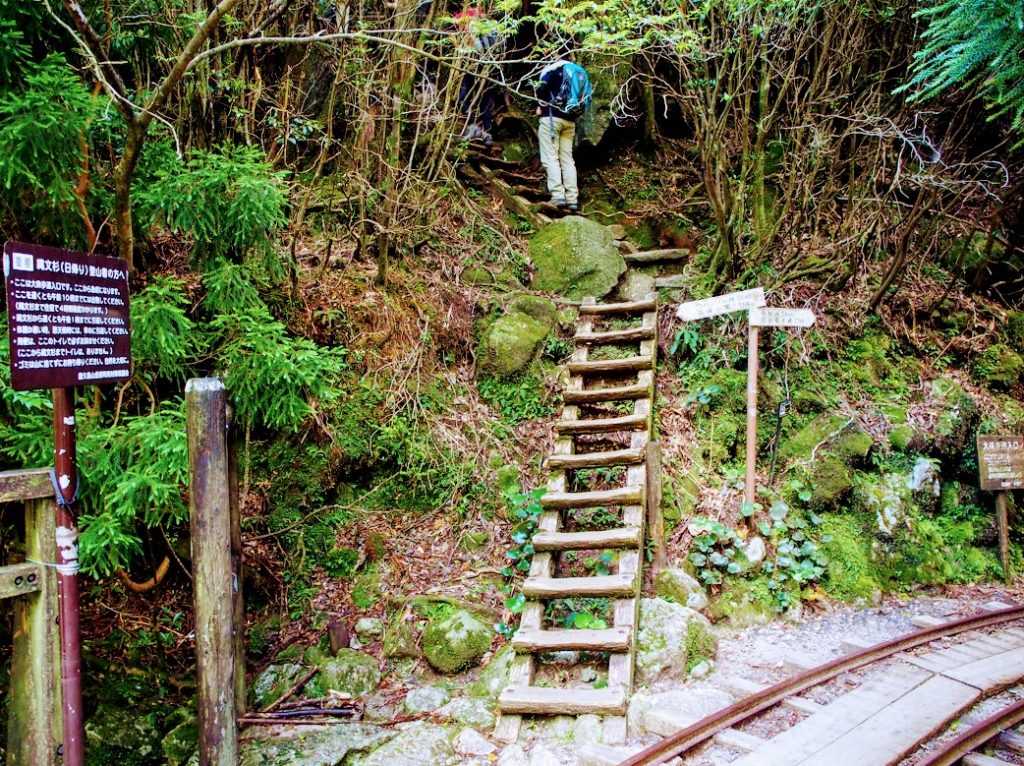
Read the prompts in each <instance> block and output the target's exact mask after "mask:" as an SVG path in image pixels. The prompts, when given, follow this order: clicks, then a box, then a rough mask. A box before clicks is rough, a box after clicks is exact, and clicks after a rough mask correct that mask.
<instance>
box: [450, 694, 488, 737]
mask: <svg viewBox="0 0 1024 766" xmlns="http://www.w3.org/2000/svg"><path fill="white" fill-rule="evenodd" d="M492 707H493V704H492V703H491V702H489V701H487V700H484V699H473V698H470V697H456V698H455V699H453V700H452V701H451V702H449V703H448V704H447V705H445V706H444V707H443V708H441V710H440V711H439V712H440V714H441V715H444V716H448V717H449V718H451V719H452V720H453V721H455V722H456V723H461V724H463V725H465V726H473V727H475V728H477V729H480V730H481V731H488V730H490V729H492V728H494V723H495V721H496V718H497V717H496V716H495V715H494V710H492Z"/></svg>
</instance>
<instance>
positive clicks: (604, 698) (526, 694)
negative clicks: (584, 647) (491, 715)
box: [498, 686, 626, 715]
mask: <svg viewBox="0 0 1024 766" xmlns="http://www.w3.org/2000/svg"><path fill="white" fill-rule="evenodd" d="M498 707H499V708H500V709H501V712H502V713H518V714H520V715H531V714H532V715H586V714H588V713H594V714H596V715H616V714H621V713H625V712H626V692H625V691H624V690H623V689H545V688H541V687H537V686H510V687H508V688H507V689H505V691H503V692H502V693H501V695H500V696H499V697H498Z"/></svg>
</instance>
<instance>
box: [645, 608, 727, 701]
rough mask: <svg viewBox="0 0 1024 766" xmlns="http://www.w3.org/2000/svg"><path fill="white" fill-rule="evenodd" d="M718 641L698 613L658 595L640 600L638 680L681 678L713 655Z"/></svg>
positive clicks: (709, 625)
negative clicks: (657, 596)
mask: <svg viewBox="0 0 1024 766" xmlns="http://www.w3.org/2000/svg"><path fill="white" fill-rule="evenodd" d="M717 649H718V642H717V640H716V639H715V637H714V634H712V633H711V623H709V622H708V620H707V618H706V617H704V615H702V614H700V613H699V612H697V611H695V610H693V609H688V608H686V607H685V606H682V605H681V604H673V603H672V602H669V601H665V600H664V599H660V598H645V599H641V601H640V625H639V629H638V630H637V635H636V670H637V675H638V677H639V679H640V681H641V683H651V682H652V681H654V680H656V679H658V678H661V677H677V678H681V677H683V676H685V675H686V673H687V672H688V670H689V669H690V668H691V667H693V665H696V664H697V663H698V662H700V661H701V660H705V659H709V658H712V657H714V656H715V652H716V651H717Z"/></svg>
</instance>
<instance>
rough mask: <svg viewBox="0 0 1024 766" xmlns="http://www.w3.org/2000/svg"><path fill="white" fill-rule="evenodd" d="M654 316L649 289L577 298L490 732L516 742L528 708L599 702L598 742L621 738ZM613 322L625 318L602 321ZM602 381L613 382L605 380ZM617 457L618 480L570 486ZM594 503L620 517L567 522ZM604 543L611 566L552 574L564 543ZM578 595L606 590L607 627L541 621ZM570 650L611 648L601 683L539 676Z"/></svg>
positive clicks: (595, 548) (580, 708) (584, 706)
mask: <svg viewBox="0 0 1024 766" xmlns="http://www.w3.org/2000/svg"><path fill="white" fill-rule="evenodd" d="M657 318H658V311H657V298H656V295H655V294H653V293H652V294H650V295H648V296H647V297H646V298H645V299H644V300H642V301H637V302H633V303H608V304H598V303H597V302H596V301H595V300H594V299H593V298H590V299H587V300H585V301H584V302H583V305H582V306H581V307H580V319H579V323H578V325H577V329H576V335H575V337H574V340H575V342H576V350H575V352H574V353H573V356H572V360H571V361H570V362H569V366H568V367H569V373H570V375H571V377H570V379H569V383H568V385H567V387H566V390H565V392H564V394H563V402H564V408H563V410H562V417H561V419H560V420H559V421H558V422H557V423H556V424H555V430H556V434H557V437H556V441H555V446H554V450H553V453H552V455H551V456H550V457H549V458H548V460H547V467H548V468H549V470H550V476H549V480H548V484H547V493H546V494H545V495H544V496H543V497H542V498H541V506H542V507H543V508H544V513H543V514H542V515H541V518H540V522H539V525H538V526H539V529H538V532H537V534H536V535H535V536H534V539H533V544H534V549H535V553H534V556H533V560H532V562H531V566H530V571H529V575H528V576H527V578H526V580H525V582H524V583H523V593H524V595H525V596H526V598H527V599H528V602H527V604H526V607H525V608H524V610H523V613H522V619H521V621H520V626H519V630H518V631H517V632H516V634H515V636H514V638H513V639H512V645H513V646H514V647H515V649H516V652H517V656H516V659H515V661H514V664H513V667H512V673H511V676H510V678H509V685H508V687H507V688H506V689H505V690H504V691H503V692H502V693H501V696H500V697H499V698H498V706H499V709H500V711H501V716H500V718H499V720H498V724H497V727H496V729H495V736H496V737H497V738H499V739H503V740H507V741H515V740H516V739H517V738H518V736H519V728H520V724H521V722H522V716H524V715H581V714H584V713H596V714H599V715H605V716H610V717H609V718H607V719H606V721H605V736H604V740H605V742H610V743H614V742H622V741H624V740H625V737H626V718H625V713H626V703H627V700H628V697H629V694H630V692H631V690H632V685H633V658H634V644H635V640H636V626H637V618H638V607H639V596H640V585H641V581H642V576H641V574H642V572H641V566H642V561H643V554H644V550H643V545H644V521H645V516H646V510H645V509H646V499H647V475H648V465H647V464H648V452H649V450H648V442H649V441H650V438H651V412H652V405H653V397H654V366H655V359H656V354H657V347H658V339H657V335H658V324H657ZM637 320H639V323H638V324H637ZM608 324H612V325H629V326H627V327H625V328H624V329H622V328H619V327H616V328H606V327H605V326H606V325H608ZM630 346H633V347H634V348H636V349H637V352H636V353H635V354H629V347H630ZM598 347H601V348H606V349H607V348H610V349H614V350H616V351H617V352H618V353H614V354H612V355H611V356H613V357H614V358H609V359H604V358H600V359H598V358H591V356H592V353H591V350H592V349H595V348H598ZM623 376H626V377H628V378H632V379H631V380H628V381H627V382H626V383H620V382H619V381H618V380H617V379H618V378H621V377H623ZM608 380H615V383H614V384H612V385H607V381H608ZM616 405H617V407H616ZM628 408H631V409H632V411H631V413H630V414H626V415H621V416H620V415H616V416H613V417H607V416H594V415H593V414H587V411H588V409H589V410H590V411H591V412H592V411H593V410H598V411H603V412H607V411H608V410H611V411H612V412H614V411H615V410H616V409H620V410H621V409H626V410H627V411H628ZM601 414H602V413H601V412H599V413H598V415H601ZM609 446H610V447H611V448H607V447H609ZM620 466H621V467H622V468H623V469H624V470H620V471H618V472H617V473H618V474H622V475H623V476H621V477H620V478H618V482H621V486H614V487H612V488H610V489H601V490H587V491H575V490H574V489H573V487H574V478H575V472H576V471H581V470H587V469H598V468H609V469H614V468H617V467H620ZM599 508H603V509H605V510H606V511H609V512H611V513H604V514H601V516H602V517H604V518H615V519H617V521H616V523H614V524H611V523H609V524H607V525H605V526H606V527H607V528H599V529H593V528H590V527H592V526H593V525H582V526H587V527H588V528H587V529H585V530H583V531H574V528H575V527H576V526H577V525H576V524H575V523H574V521H578V520H579V517H580V515H581V514H585V513H586V511H587V510H588V509H590V510H591V511H593V509H599ZM609 549H612V550H615V551H616V552H617V554H618V559H617V564H618V565H617V571H615V572H614V573H609V574H592V575H590V576H582V577H580V576H561V577H560V576H557V573H558V571H559V568H560V564H561V563H562V558H563V557H565V556H566V554H570V552H576V560H577V561H578V560H579V558H580V557H581V556H583V555H585V554H586V553H595V552H596V553H600V552H601V551H603V550H609ZM566 560H568V558H567V559H566ZM563 569H564V567H563ZM579 597H586V598H600V597H605V598H609V599H611V604H610V616H611V619H610V621H608V622H609V624H610V627H607V628H603V629H581V628H561V627H556V626H551V625H546V624H545V608H546V607H547V606H548V605H549V604H550V602H551V601H553V600H558V599H571V598H579ZM569 651H573V652H586V653H594V654H596V655H597V656H598V657H599V658H604V657H607V663H608V667H607V685H606V686H605V687H604V688H600V689H594V688H590V687H584V688H558V687H557V686H541V685H538V684H536V683H535V681H537V680H538V678H537V675H538V671H539V670H540V667H541V665H542V662H543V659H544V655H545V654H548V653H552V652H569ZM602 661H603V660H602Z"/></svg>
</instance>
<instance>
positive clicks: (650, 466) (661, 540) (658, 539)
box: [647, 441, 667, 577]
mask: <svg viewBox="0 0 1024 766" xmlns="http://www.w3.org/2000/svg"><path fill="white" fill-rule="evenodd" d="M647 526H648V527H649V528H650V530H651V531H650V535H651V542H652V543H653V544H654V560H653V561H652V562H651V569H652V574H653V575H654V576H655V577H656V576H657V575H658V572H660V571H661V570H662V569H664V568H665V564H666V563H667V561H666V559H667V553H666V551H665V516H664V515H663V514H662V512H661V442H658V441H653V442H649V443H648V445H647Z"/></svg>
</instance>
